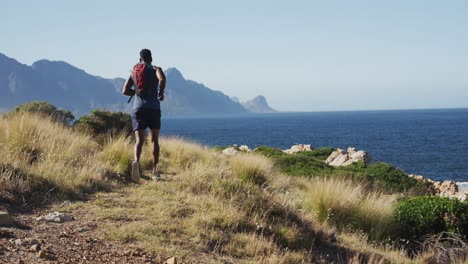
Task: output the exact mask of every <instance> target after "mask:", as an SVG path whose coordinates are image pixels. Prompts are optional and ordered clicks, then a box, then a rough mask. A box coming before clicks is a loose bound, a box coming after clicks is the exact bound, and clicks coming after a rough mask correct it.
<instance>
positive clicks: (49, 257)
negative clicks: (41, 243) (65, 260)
mask: <svg viewBox="0 0 468 264" xmlns="http://www.w3.org/2000/svg"><path fill="white" fill-rule="evenodd" d="M37 256H38V257H39V258H41V259H46V260H56V259H57V257H56V256H55V255H54V254H53V253H51V252H48V251H45V250H41V251H39V253H37Z"/></svg>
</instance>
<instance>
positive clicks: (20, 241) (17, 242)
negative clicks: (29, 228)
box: [15, 238, 23, 246]
mask: <svg viewBox="0 0 468 264" xmlns="http://www.w3.org/2000/svg"><path fill="white" fill-rule="evenodd" d="M15 244H16V245H18V246H21V245H22V244H23V240H21V239H19V238H18V239H16V240H15Z"/></svg>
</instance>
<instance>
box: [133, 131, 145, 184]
mask: <svg viewBox="0 0 468 264" xmlns="http://www.w3.org/2000/svg"><path fill="white" fill-rule="evenodd" d="M135 137H136V141H135V148H134V151H135V160H134V161H133V163H132V180H133V181H134V182H139V181H140V156H141V150H142V149H143V142H144V139H145V130H136V131H135Z"/></svg>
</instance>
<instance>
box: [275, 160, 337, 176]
mask: <svg viewBox="0 0 468 264" xmlns="http://www.w3.org/2000/svg"><path fill="white" fill-rule="evenodd" d="M275 165H276V166H277V167H278V168H279V169H280V170H281V171H282V172H283V173H286V174H288V175H291V176H305V177H313V176H328V175H331V174H332V172H333V167H331V166H328V165H326V164H325V163H323V161H320V160H317V159H314V158H310V157H306V156H301V155H285V156H281V157H277V158H276V159H275Z"/></svg>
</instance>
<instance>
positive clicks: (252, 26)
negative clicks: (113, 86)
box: [0, 0, 468, 111]
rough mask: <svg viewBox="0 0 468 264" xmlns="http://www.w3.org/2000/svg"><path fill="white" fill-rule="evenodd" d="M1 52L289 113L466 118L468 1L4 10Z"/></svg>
mask: <svg viewBox="0 0 468 264" xmlns="http://www.w3.org/2000/svg"><path fill="white" fill-rule="evenodd" d="M0 6H1V9H0V13H1V15H0V35H1V36H2V37H1V40H0V52H1V53H4V54H6V55H7V56H10V57H13V58H15V59H17V60H18V61H20V62H22V63H25V64H29V65H30V64H31V63H33V62H34V61H36V60H39V59H44V58H45V59H49V60H64V61H66V62H69V63H71V64H73V65H75V66H77V67H79V68H82V69H84V70H85V71H87V72H88V73H91V74H93V75H99V76H102V77H106V78H114V77H126V76H127V75H128V72H129V69H130V68H131V67H132V66H133V65H134V63H136V61H137V59H138V52H139V50H140V49H141V48H143V47H145V48H149V49H151V50H152V51H153V57H154V60H155V63H154V64H157V65H159V66H161V67H162V68H164V69H165V68H168V67H176V68H178V69H179V70H180V71H181V72H182V74H183V75H184V76H185V77H186V78H188V79H192V80H194V81H197V82H201V83H203V84H205V85H206V86H208V87H210V88H212V89H215V90H221V91H222V92H224V93H226V94H227V95H229V96H237V97H239V98H240V99H241V100H247V99H250V98H252V97H254V96H256V95H258V94H262V95H265V96H266V97H267V99H268V101H269V103H270V104H271V105H272V106H273V107H274V108H276V109H279V110H283V111H294V110H296V111H324V110H366V109H411V108H452V107H468V1H465V0H460V1H451V0H446V1H440V0H439V1H432V0H393V1H375V0H374V1H371V0H369V1H359V0H353V1H349V0H343V1H334V0H323V1H312V0H309V1H306V0H304V1H294V0H290V1H284V0H282V1H275V0H257V1H253V0H250V1H249V0H236V1H220V0H198V1H189V0H186V1H177V0H174V1H159V0H152V1H144V0H139V1H118V0H113V1H107V0H100V1H98V0H94V1H88V0H80V1H63V0H53V1H52V0H41V1H35V0H34V1H33V0H31V1H3V2H2V3H1V5H0Z"/></svg>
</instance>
